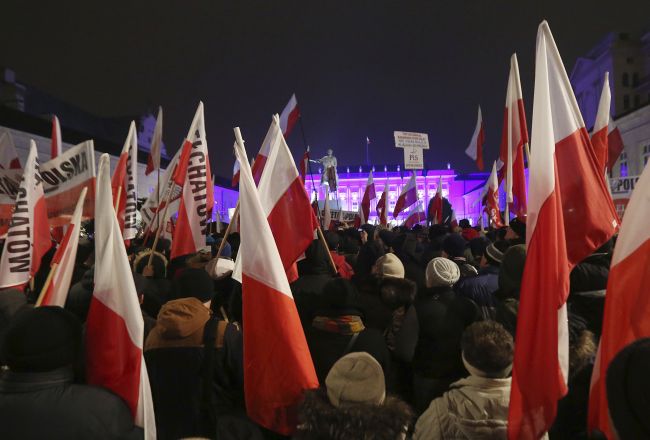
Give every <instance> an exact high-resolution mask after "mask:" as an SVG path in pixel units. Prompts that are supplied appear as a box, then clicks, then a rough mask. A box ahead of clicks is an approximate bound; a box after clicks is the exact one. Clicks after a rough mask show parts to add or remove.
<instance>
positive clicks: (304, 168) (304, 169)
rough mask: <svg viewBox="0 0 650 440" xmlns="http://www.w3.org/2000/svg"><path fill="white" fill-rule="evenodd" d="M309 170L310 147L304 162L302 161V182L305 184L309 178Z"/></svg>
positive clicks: (305, 154)
mask: <svg viewBox="0 0 650 440" xmlns="http://www.w3.org/2000/svg"><path fill="white" fill-rule="evenodd" d="M308 169H309V145H307V149H306V150H305V153H304V154H303V155H302V160H301V161H300V175H301V176H302V181H303V182H304V181H305V179H306V178H307V170H308Z"/></svg>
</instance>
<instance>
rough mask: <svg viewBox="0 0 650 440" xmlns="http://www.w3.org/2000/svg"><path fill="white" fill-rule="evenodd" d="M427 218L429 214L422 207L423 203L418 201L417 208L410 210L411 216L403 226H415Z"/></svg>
mask: <svg viewBox="0 0 650 440" xmlns="http://www.w3.org/2000/svg"><path fill="white" fill-rule="evenodd" d="M426 220H427V216H426V214H425V213H424V209H423V208H422V203H421V202H418V204H417V206H416V207H415V209H414V210H413V211H411V212H409V216H408V218H407V219H406V221H405V222H404V224H403V225H402V226H405V227H407V228H412V227H413V226H415V225H417V224H420V223H422V222H424V221H426Z"/></svg>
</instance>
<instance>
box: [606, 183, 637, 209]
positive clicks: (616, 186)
mask: <svg viewBox="0 0 650 440" xmlns="http://www.w3.org/2000/svg"><path fill="white" fill-rule="evenodd" d="M639 177H640V176H629V177H612V178H610V179H609V187H610V190H611V193H612V200H613V201H614V207H615V208H616V213H617V214H618V216H619V218H621V219H622V218H623V215H624V214H625V208H627V204H628V202H629V201H630V197H631V196H632V191H634V187H635V186H636V183H637V182H638V180H639Z"/></svg>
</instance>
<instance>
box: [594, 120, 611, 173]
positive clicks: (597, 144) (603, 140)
mask: <svg viewBox="0 0 650 440" xmlns="http://www.w3.org/2000/svg"><path fill="white" fill-rule="evenodd" d="M591 144H592V145H593V147H594V153H596V159H597V160H598V169H599V170H601V171H602V172H603V173H604V172H605V167H606V166H607V153H608V151H607V150H608V146H607V126H604V127H603V128H601V129H600V130H598V131H597V132H595V133H594V134H593V135H592V136H591Z"/></svg>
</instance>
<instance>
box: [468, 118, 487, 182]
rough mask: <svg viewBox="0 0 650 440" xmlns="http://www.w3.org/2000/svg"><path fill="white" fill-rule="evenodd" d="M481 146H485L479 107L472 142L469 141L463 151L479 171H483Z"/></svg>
mask: <svg viewBox="0 0 650 440" xmlns="http://www.w3.org/2000/svg"><path fill="white" fill-rule="evenodd" d="M483 144H485V128H484V126H483V115H482V114H481V106H479V107H478V119H477V120H476V128H474V134H473V135H472V140H470V141H469V146H468V147H467V149H465V154H467V155H468V156H469V157H471V158H472V160H474V162H476V167H477V168H478V169H479V170H481V171H483Z"/></svg>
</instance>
